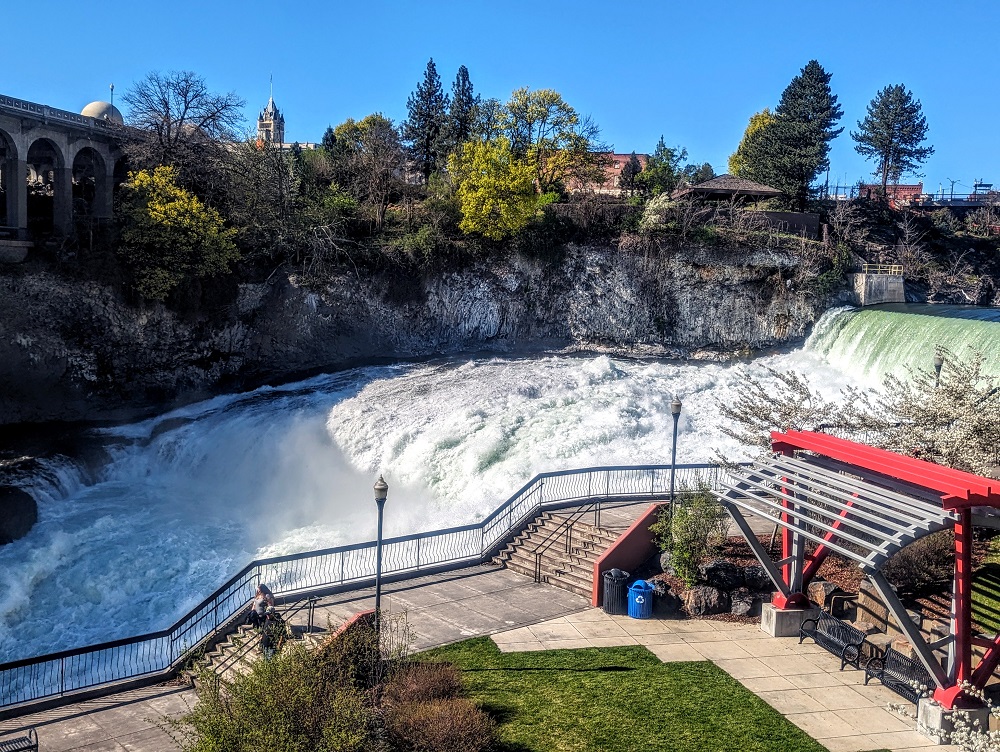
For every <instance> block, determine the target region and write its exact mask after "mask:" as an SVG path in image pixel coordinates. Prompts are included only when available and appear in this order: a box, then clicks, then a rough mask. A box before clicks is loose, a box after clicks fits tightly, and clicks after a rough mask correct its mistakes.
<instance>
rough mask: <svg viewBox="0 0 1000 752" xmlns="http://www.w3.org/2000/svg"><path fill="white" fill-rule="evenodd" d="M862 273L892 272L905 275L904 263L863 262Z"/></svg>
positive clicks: (896, 274)
mask: <svg viewBox="0 0 1000 752" xmlns="http://www.w3.org/2000/svg"><path fill="white" fill-rule="evenodd" d="M861 273H862V274H892V275H895V276H902V275H903V265H902V264H862V265H861Z"/></svg>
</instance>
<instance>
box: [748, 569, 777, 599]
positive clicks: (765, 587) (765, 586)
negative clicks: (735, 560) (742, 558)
mask: <svg viewBox="0 0 1000 752" xmlns="http://www.w3.org/2000/svg"><path fill="white" fill-rule="evenodd" d="M743 580H744V582H745V583H746V586H747V588H748V589H750V590H754V591H757V592H768V593H769V592H771V591H772V590H774V584H773V583H772V582H771V578H770V577H768V576H767V572H765V571H764V567H761V566H752V567H744V569H743Z"/></svg>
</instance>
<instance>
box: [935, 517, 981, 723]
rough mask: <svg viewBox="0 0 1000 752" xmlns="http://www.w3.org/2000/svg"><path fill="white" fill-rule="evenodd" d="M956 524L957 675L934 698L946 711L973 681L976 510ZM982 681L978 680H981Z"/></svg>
mask: <svg viewBox="0 0 1000 752" xmlns="http://www.w3.org/2000/svg"><path fill="white" fill-rule="evenodd" d="M958 515H959V516H958V520H956V521H955V618H954V621H953V625H952V628H953V629H954V633H955V675H954V677H952V681H953V683H952V686H950V687H940V688H938V689H937V690H936V691H935V692H934V699H935V700H937V701H938V702H940V703H941V704H942V705H944V706H945V707H946V708H952V707H954V706H955V702H956V701H957V700H958V699H959V698H960V697H961V696H962V688H961V686H960V685H961V684H962V682H971V681H972V678H973V677H972V510H970V509H969V508H968V507H966V508H965V509H961V510H958ZM977 678H978V677H977Z"/></svg>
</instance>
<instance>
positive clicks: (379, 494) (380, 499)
mask: <svg viewBox="0 0 1000 752" xmlns="http://www.w3.org/2000/svg"><path fill="white" fill-rule="evenodd" d="M388 495H389V484H388V483H386V482H385V478H383V477H382V476H381V475H379V476H378V480H377V481H375V504H376V505H377V506H378V537H377V538H376V542H375V635H376V637H378V638H381V635H382V632H381V630H380V627H381V626H382V511H383V510H384V509H385V499H386V497H387V496H388Z"/></svg>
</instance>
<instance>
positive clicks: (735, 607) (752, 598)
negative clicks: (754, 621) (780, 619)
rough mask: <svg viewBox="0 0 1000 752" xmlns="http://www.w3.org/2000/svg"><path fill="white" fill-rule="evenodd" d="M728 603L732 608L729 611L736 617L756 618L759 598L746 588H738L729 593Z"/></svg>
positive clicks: (758, 610) (759, 602)
mask: <svg viewBox="0 0 1000 752" xmlns="http://www.w3.org/2000/svg"><path fill="white" fill-rule="evenodd" d="M730 601H731V602H732V607H731V608H730V609H729V611H730V613H733V614H736V615H737V616H756V615H757V614H759V613H760V604H761V598H760V596H759V595H755V594H754V593H751V592H750V591H749V590H747V589H746V588H738V589H736V590H734V591H733V592H732V593H730ZM755 612H756V613H755Z"/></svg>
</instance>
